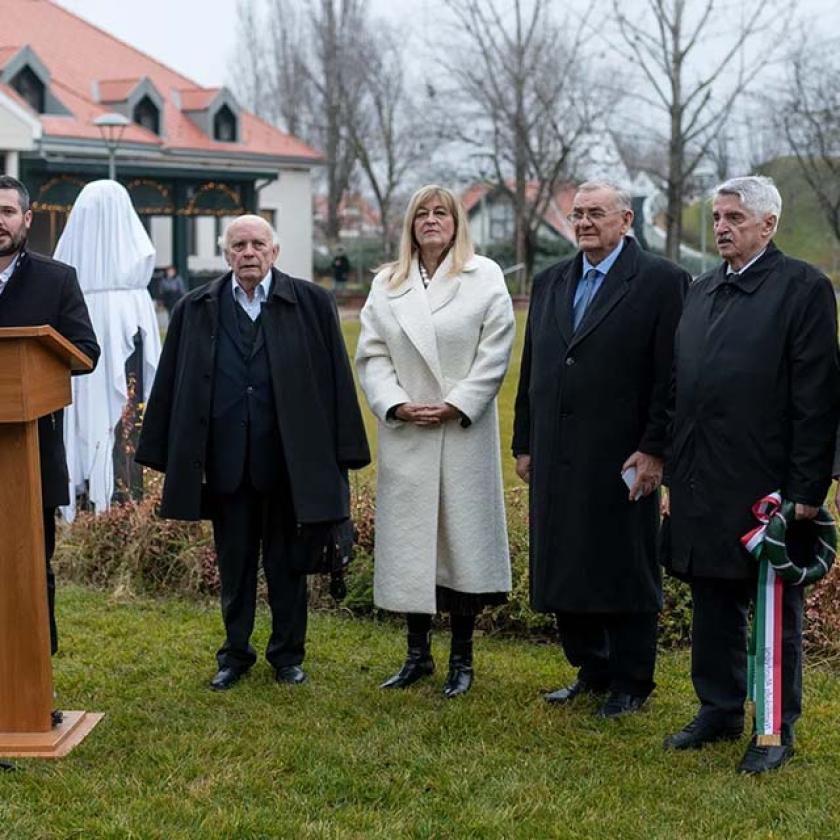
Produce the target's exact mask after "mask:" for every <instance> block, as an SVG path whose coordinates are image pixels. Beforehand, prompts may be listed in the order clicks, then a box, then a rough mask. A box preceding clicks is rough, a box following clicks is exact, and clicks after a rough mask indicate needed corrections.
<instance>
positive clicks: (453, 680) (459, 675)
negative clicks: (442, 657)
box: [443, 639, 473, 699]
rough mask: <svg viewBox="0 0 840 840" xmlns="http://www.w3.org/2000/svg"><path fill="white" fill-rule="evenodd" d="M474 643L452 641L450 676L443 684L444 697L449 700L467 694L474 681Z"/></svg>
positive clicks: (470, 641)
mask: <svg viewBox="0 0 840 840" xmlns="http://www.w3.org/2000/svg"><path fill="white" fill-rule="evenodd" d="M472 664H473V643H472V639H470V640H469V641H458V640H456V639H453V640H452V649H451V650H450V652H449V674H448V675H447V677H446V682H445V683H444V684H443V696H444V697H446V698H447V699H451V698H453V697H457V696H458V695H459V694H466V693H467V692H468V691H469V690H470V686H471V685H472V681H473V667H472Z"/></svg>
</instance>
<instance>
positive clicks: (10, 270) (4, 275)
mask: <svg viewBox="0 0 840 840" xmlns="http://www.w3.org/2000/svg"><path fill="white" fill-rule="evenodd" d="M19 256H20V251H18V253H17V254H15V256H14V258H13V259H12V261H11V262H10V263H9V264H8V265H7V266H6V267H5V268H4V269H3V270H2V271H0V295H2V294H3V290H4V289H5V288H6V283H8V282H9V278H10V277H11V276H12V274H14V271H15V266H16V265H17V261H18V257H19Z"/></svg>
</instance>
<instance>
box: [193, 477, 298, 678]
mask: <svg viewBox="0 0 840 840" xmlns="http://www.w3.org/2000/svg"><path fill="white" fill-rule="evenodd" d="M209 502H210V506H211V512H212V522H213V537H214V541H215V544H216V554H217V556H218V564H219V577H220V579H221V589H222V619H223V621H224V625H225V634H226V635H225V641H224V644H223V645H222V647H221V648H220V649H219V651H218V653H217V654H216V660H217V661H218V663H219V667H220V668H234V669H235V670H237V671H247V670H248V668H250V667H251V666H252V665H253V664H254V663H255V662H256V661H257V655H256V653H255V651H254V649H253V648H252V647H251V644H250V639H251V633H252V632H253V629H254V613H255V609H256V600H257V563H258V560H259V556H260V554H262V563H263V569H264V570H265V578H266V582H267V584H268V603H269V606H270V607H271V636H270V638H269V640H268V646H267V648H266V652H265V656H266V659H267V660H268V661H269V663H270V664H271V665H272V666H273V667H274V668H282V667H283V666H286V665H299V664H300V663H301V662H303V656H304V644H305V640H306V619H307V604H306V600H307V590H306V576H305V575H300V574H297V573H295V572H293V571H291V569H290V568H289V563H288V556H289V546H290V545H291V542H292V540H293V539H294V537H295V527H296V526H295V518H294V511H293V508H292V504H291V500H290V499H289V495H288V491H286V490H280V489H278V490H277V491H275V492H270V493H260V492H258V491H257V490H255V489H254V488H253V487H252V486H251V485H250V482H247V481H246V482H245V483H243V484H242V485H241V486H240V487H239V489H238V490H236V491H235V492H233V493H219V494H212V493H211V494H210V498H209Z"/></svg>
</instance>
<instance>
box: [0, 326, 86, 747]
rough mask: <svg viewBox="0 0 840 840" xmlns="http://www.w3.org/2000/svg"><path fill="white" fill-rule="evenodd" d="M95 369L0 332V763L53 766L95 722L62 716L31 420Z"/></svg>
mask: <svg viewBox="0 0 840 840" xmlns="http://www.w3.org/2000/svg"><path fill="white" fill-rule="evenodd" d="M91 367H92V363H91V361H90V359H88V357H87V356H85V355H84V353H81V352H79V350H77V349H76V348H75V347H74V346H73V345H72V344H71V343H70V342H69V341H67V340H66V339H65V338H63V337H62V336H60V335H59V334H58V333H57V332H56V331H55V330H54V329H53V328H52V327H47V326H43V327H11V328H3V329H0V756H26V757H32V758H35V757H40V758H59V757H61V756H63V755H66V754H67V753H68V752H70V750H71V749H73V747H75V746H76V744H78V743H79V742H80V741H81V740H82V739H83V738H84V737H85V736H86V735H87V734H88V733H89V732H90V731H91V729H93V727H94V726H96V724H97V723H98V722H99V721H100V720H101V718H102V715H100V714H93V713H89V712H64V721H63V723H62V724H61V725H59V726H56V727H53V726H52V718H51V713H52V708H53V683H52V663H51V661H50V630H49V617H48V613H47V597H46V591H47V580H46V568H45V564H44V526H43V522H44V519H43V512H42V508H41V468H40V459H39V455H38V418H39V417H43V416H44V415H46V414H49V413H50V412H52V411H56V410H57V409H60V408H62V407H63V406H65V405H68V404H69V403H70V401H71V391H70V371H71V370H90V368H91Z"/></svg>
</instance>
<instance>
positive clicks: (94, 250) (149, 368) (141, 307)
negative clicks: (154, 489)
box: [54, 181, 160, 522]
mask: <svg viewBox="0 0 840 840" xmlns="http://www.w3.org/2000/svg"><path fill="white" fill-rule="evenodd" d="M54 256H55V258H56V259H57V260H61V261H62V262H64V263H68V264H69V265H72V266H73V267H74V268H75V269H76V272H77V274H78V276H79V285H80V286H81V287H82V292H84V295H85V302H86V303H87V307H88V311H89V312H90V320H91V323H92V324H93V329H94V332H95V333H96V337H97V339H98V340H99V345H100V347H101V348H102V355H101V357H100V359H99V364H98V365H97V367H96V370H95V371H94V372H93V373H91V374H89V375H87V376H77V377H74V378H73V403H72V405H70V406H68V407H67V409H66V410H65V415H64V444H65V446H66V448H67V467H68V470H69V473H70V500H71V501H70V505H69V506H68V507H66V508H62V513H63V514H64V516H65V518H66V519H67V520H68V521H71V522H72V521H73V519H74V518H75V515H76V503H75V496H76V491H77V488H79V487H80V486H82V485H83V483H84V482H85V481H88V482H89V487H88V493H89V496H90V499H91V501H92V502H93V504H94V506H95V509H96V511H97V512H101V511H103V510H107V509H108V507H109V506H110V502H111V496H112V495H113V492H114V462H113V457H112V453H113V449H114V435H115V429H116V426H117V423H118V421H119V419H120V417H121V416H122V412H123V409H124V407H125V405H126V402H127V400H128V383H127V382H126V376H125V363H126V360H127V359H128V357H129V356H130V355H131V354H132V353H133V352H134V336H135V335H136V334H137V331H138V330H139V331H140V333H141V335H142V338H143V401H144V402H145V401H146V399H147V398H148V396H149V392H150V390H151V387H152V380H153V379H154V376H155V371H156V370H157V364H158V359H159V357H160V333H159V331H158V323H157V318H156V316H155V308H154V304H153V303H152V299H151V297H150V295H149V292H148V290H147V286H148V285H149V281H150V279H151V277H152V272H153V271H154V267H155V248H154V245H152V241H151V240H150V239H149V236H148V234H147V233H146V231H145V229H144V228H143V225H142V223H141V221H140V219H139V218H138V216H137V213H136V212H135V211H134V207H133V206H132V204H131V198H130V197H129V195H128V191H127V190H126V189H125V187H123V186H122V185H121V184H118V183H117V182H116V181H93V182H92V183H90V184H88V185H87V186H85V187H84V189H82V191H81V192H80V193H79V197H78V198H77V199H76V203H75V204H74V205H73V209H72V211H71V212H70V216H69V218H68V219H67V226H66V227H65V228H64V232H63V233H62V235H61V239H60V240H59V242H58V246H57V247H56V249H55V254H54Z"/></svg>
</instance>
